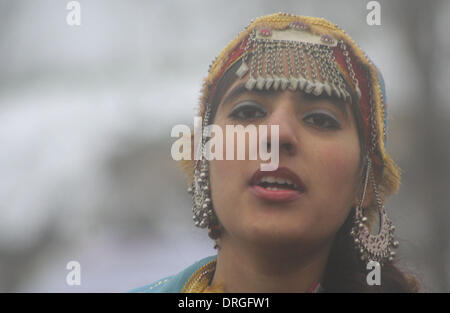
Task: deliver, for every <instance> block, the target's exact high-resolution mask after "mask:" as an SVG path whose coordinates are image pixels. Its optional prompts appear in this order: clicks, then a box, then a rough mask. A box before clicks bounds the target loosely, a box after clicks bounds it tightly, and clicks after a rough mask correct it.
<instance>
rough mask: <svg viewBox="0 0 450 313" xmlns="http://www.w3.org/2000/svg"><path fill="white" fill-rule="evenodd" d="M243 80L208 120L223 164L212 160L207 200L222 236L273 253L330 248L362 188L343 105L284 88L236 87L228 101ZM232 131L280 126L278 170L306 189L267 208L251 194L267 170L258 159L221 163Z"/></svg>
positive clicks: (350, 121) (353, 133)
mask: <svg viewBox="0 0 450 313" xmlns="http://www.w3.org/2000/svg"><path fill="white" fill-rule="evenodd" d="M246 80H247V77H243V78H241V79H239V80H237V81H235V82H234V83H233V84H232V85H231V86H230V88H228V90H227V91H226V92H225V94H224V96H223V97H222V99H221V102H220V104H219V106H218V109H217V112H216V115H215V118H214V124H216V125H218V126H220V127H221V128H222V130H223V134H224V135H223V138H224V141H223V142H224V145H223V151H224V158H223V159H224V160H212V161H210V184H211V194H212V201H213V207H214V209H215V211H216V214H217V216H218V218H219V221H220V223H221V225H222V228H223V230H222V235H225V236H229V238H232V239H233V240H238V241H239V242H247V243H251V244H263V245H265V246H277V247H280V246H282V245H292V244H299V245H311V246H317V245H321V244H327V243H331V240H332V239H333V238H334V234H335V233H336V232H337V231H338V229H339V228H340V226H341V225H342V224H343V223H344V221H345V219H346V218H347V216H348V214H349V212H350V210H351V207H352V205H354V203H355V200H356V199H357V198H356V190H357V186H358V184H359V183H360V180H359V178H358V177H359V161H360V145H359V138H358V133H357V127H356V123H355V120H354V117H353V114H352V111H351V109H350V107H349V104H348V103H344V102H340V101H338V100H335V99H330V98H327V97H316V96H313V95H309V94H305V93H303V92H302V91H299V90H297V91H290V90H289V89H286V90H285V91H281V90H278V91H273V90H271V91H259V90H253V91H247V90H245V89H244V90H242V88H241V91H242V92H241V93H239V94H237V95H236V94H235V96H234V97H232V98H231V99H230V98H229V97H228V96H229V95H230V94H231V91H232V90H233V89H234V88H235V87H237V86H238V85H240V84H241V83H242V82H245V81H246ZM238 124H241V125H243V126H247V125H249V124H254V125H255V126H256V127H258V126H259V125H279V167H284V168H287V169H288V170H290V171H291V172H293V173H294V174H295V175H296V176H297V177H299V178H300V179H301V181H302V182H303V185H304V187H305V188H304V190H303V192H301V193H300V195H299V196H297V197H294V199H293V200H288V201H272V200H270V199H268V198H267V197H262V196H260V195H258V194H257V193H255V192H254V187H255V186H254V182H252V177H253V175H254V174H255V172H257V171H258V170H259V168H260V164H261V163H268V162H267V161H262V160H261V159H260V158H259V155H258V159H257V160H249V158H248V153H247V154H246V159H245V160H225V156H226V144H225V142H226V141H227V138H226V131H225V129H226V128H225V126H226V125H238ZM269 129H270V128H269ZM235 139H236V138H235ZM270 141H271V139H270V137H269V141H268V142H269V143H270ZM248 148H249V144H248V138H247V141H246V151H247V152H248ZM236 150H237V146H236V140H235V143H234V151H236ZM264 173H265V175H266V176H271V172H264ZM252 188H253V190H252ZM269 198H270V197H269Z"/></svg>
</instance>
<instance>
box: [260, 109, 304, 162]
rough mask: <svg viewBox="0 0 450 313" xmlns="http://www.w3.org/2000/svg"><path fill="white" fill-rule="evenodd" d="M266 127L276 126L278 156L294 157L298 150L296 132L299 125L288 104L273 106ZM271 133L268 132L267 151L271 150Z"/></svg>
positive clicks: (293, 111)
mask: <svg viewBox="0 0 450 313" xmlns="http://www.w3.org/2000/svg"><path fill="white" fill-rule="evenodd" d="M268 125H278V130H279V132H278V144H279V149H280V154H286V155H295V154H296V153H297V150H298V133H299V132H298V130H299V123H298V120H297V114H296V112H295V110H294V109H293V108H292V107H291V105H290V104H288V103H285V104H283V105H281V104H280V105H278V106H274V110H273V111H272V113H271V115H270V117H269V119H268ZM273 135H274V134H272V132H271V131H269V132H268V136H267V146H268V151H270V150H269V149H271V146H272V142H273V138H272V136H273Z"/></svg>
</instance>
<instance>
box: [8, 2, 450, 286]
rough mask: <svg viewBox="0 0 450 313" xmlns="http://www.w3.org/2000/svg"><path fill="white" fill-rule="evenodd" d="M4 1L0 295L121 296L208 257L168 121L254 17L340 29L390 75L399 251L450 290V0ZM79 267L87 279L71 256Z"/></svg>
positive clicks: (425, 282)
mask: <svg viewBox="0 0 450 313" xmlns="http://www.w3.org/2000/svg"><path fill="white" fill-rule="evenodd" d="M68 2H69V1H63V0H39V1H26V0H9V1H8V0H0V173H1V179H0V291H2V292H21V291H25V292H54V291H55V292H80V291H84V292H101V291H106V292H123V291H128V290H130V289H132V288H136V287H139V286H141V285H144V284H148V283H150V282H152V281H154V280H156V279H159V278H162V277H164V276H166V275H170V274H174V273H177V272H178V271H180V270H182V269H183V268H185V267H186V266H188V265H190V264H191V263H193V262H194V261H196V260H198V259H200V258H202V257H204V256H207V255H212V254H214V253H215V250H214V249H213V248H212V246H213V242H212V241H211V240H210V239H209V238H208V237H207V234H206V231H202V230H199V229H196V228H195V227H194V226H193V223H192V220H191V202H190V197H189V196H188V195H187V193H186V192H185V189H186V183H185V180H184V177H183V175H182V174H181V172H180V171H179V169H178V168H177V164H176V162H175V161H173V160H172V158H171V155H170V147H171V144H172V143H173V142H174V141H175V139H173V138H171V137H170V130H171V128H172V127H173V126H174V125H175V124H179V123H183V124H187V125H190V126H192V123H193V119H192V117H193V115H194V113H195V109H196V107H197V104H198V99H199V96H200V88H201V84H202V80H203V78H204V77H205V76H206V74H207V69H208V65H209V64H210V63H211V61H212V60H213V59H214V57H215V56H216V55H217V54H218V53H219V51H220V49H222V48H223V47H224V46H225V44H226V43H228V42H229V41H230V40H231V39H232V38H234V37H235V36H236V35H237V33H238V32H240V31H241V30H242V29H243V28H244V27H245V26H246V25H247V24H248V23H249V22H250V20H251V19H252V18H255V17H258V16H261V15H265V14H270V13H276V12H279V11H283V12H288V13H293V14H301V15H310V16H320V17H325V18H328V19H330V20H331V21H332V22H334V23H336V24H338V25H339V26H340V27H342V28H343V29H344V30H346V32H347V33H349V34H350V36H352V37H353V38H354V39H355V40H356V42H357V43H358V44H359V45H360V47H361V48H362V49H363V50H365V51H366V52H367V54H368V55H369V56H370V57H371V59H372V60H373V61H374V62H375V63H376V64H377V65H378V67H379V68H380V69H381V71H382V73H383V74H384V77H385V80H386V84H387V95H388V105H389V114H390V124H389V138H388V147H387V148H388V151H390V152H391V154H392V155H393V157H394V159H395V160H396V161H397V162H398V164H399V165H400V167H402V169H403V184H402V186H401V188H400V192H399V194H398V195H395V196H393V197H391V198H389V199H388V202H387V207H388V210H389V211H390V214H391V217H392V219H393V220H394V223H395V224H396V225H397V236H398V237H399V239H400V241H401V245H400V249H399V257H398V261H399V264H400V265H401V267H402V268H404V269H406V270H408V271H409V272H412V273H415V274H416V275H417V276H418V278H419V280H420V281H421V283H422V290H423V291H426V292H430V291H431V292H436V291H446V292H449V291H450V243H449V237H450V236H449V235H450V231H449V227H448V225H449V223H450V213H449V210H448V208H449V203H450V196H449V194H450V193H449V192H448V191H449V187H450V179H449V178H450V173H449V171H450V170H449V168H450V167H449V162H448V160H449V159H450V151H449V150H450V149H449V134H450V126H449V125H450V124H449V122H450V104H449V100H448V98H449V97H448V91H449V89H448V87H449V85H450V68H449V67H450V62H449V58H450V41H449V39H448V38H449V35H448V34H449V33H450V26H449V22H447V20H448V17H449V16H450V1H437V0H435V1H406V0H403V1H401V0H397V1H387V0H381V1H379V3H380V4H381V25H380V26H369V25H367V23H366V15H367V14H368V12H369V11H368V10H367V9H366V4H367V2H369V1H363V0H357V1H356V0H355V1H339V2H338V1H332V0H330V1H313V0H311V1H301V0H295V1H268V0H267V1H230V0H228V1H206V0H205V1H182V0H178V1H143V0H127V1H125V0H90V1H88V0H80V1H79V3H80V4H81V25H80V26H68V25H67V23H66V16H67V14H68V13H69V11H68V10H67V9H66V5H67V3H68ZM72 260H76V261H78V262H80V264H81V285H80V286H68V285H67V284H66V275H67V273H68V270H66V264H67V263H68V262H69V261H72Z"/></svg>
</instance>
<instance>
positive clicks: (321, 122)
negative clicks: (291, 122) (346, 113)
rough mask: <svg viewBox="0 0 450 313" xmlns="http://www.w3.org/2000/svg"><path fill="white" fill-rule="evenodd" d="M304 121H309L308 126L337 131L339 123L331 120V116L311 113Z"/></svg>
mask: <svg viewBox="0 0 450 313" xmlns="http://www.w3.org/2000/svg"><path fill="white" fill-rule="evenodd" d="M304 120H305V121H309V122H308V123H309V124H312V125H314V126H316V127H319V128H325V129H339V128H340V126H339V123H338V122H337V121H336V120H335V119H334V118H332V117H331V116H329V115H327V114H324V113H312V114H310V115H308V116H307V117H306V118H305V119H304Z"/></svg>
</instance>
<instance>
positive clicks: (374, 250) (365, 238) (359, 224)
mask: <svg viewBox="0 0 450 313" xmlns="http://www.w3.org/2000/svg"><path fill="white" fill-rule="evenodd" d="M371 165H372V161H371V159H370V157H369V156H367V171H366V176H365V180H364V190H363V194H362V197H361V201H360V203H359V205H358V206H357V207H356V212H355V220H354V226H353V227H352V230H351V232H350V235H351V236H352V237H353V241H354V244H355V247H356V249H357V251H358V252H359V254H360V257H361V260H362V261H367V262H369V261H376V262H378V263H380V264H383V263H385V262H392V261H393V259H394V256H395V252H394V251H393V248H397V247H398V245H399V243H398V241H394V235H393V234H394V230H395V226H393V225H392V221H391V220H390V219H389V218H388V216H387V213H386V208H385V207H384V205H383V203H382V201H381V199H380V197H379V195H378V190H377V187H376V184H375V179H374V176H373V173H372V171H371ZM369 178H370V183H371V185H372V188H373V190H374V194H375V199H376V202H377V206H378V214H379V218H380V230H379V232H378V234H375V235H372V234H371V233H370V230H369V228H368V227H367V225H366V222H367V217H365V216H364V214H363V208H362V204H363V202H364V196H365V193H366V187H367V181H368V179H369Z"/></svg>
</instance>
